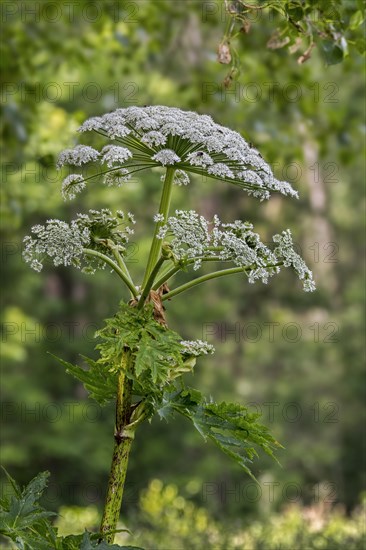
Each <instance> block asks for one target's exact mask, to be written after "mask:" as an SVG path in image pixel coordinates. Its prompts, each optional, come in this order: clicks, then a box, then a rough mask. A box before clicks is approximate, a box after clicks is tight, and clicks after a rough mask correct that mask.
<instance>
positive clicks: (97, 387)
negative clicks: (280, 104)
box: [5, 106, 314, 548]
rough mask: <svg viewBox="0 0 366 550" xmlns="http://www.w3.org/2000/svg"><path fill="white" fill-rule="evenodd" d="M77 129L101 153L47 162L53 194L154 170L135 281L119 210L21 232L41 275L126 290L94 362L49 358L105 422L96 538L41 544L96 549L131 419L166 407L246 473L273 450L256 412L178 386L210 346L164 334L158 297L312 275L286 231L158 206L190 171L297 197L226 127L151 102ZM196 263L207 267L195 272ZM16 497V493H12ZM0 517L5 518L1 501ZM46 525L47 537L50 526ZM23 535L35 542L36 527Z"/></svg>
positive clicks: (118, 497)
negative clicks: (231, 281)
mask: <svg viewBox="0 0 366 550" xmlns="http://www.w3.org/2000/svg"><path fill="white" fill-rule="evenodd" d="M80 132H82V133H84V132H94V133H96V134H98V135H99V136H103V139H105V140H106V142H107V144H106V145H105V146H104V147H102V148H101V150H97V149H95V148H93V147H91V146H89V145H77V146H76V147H74V148H73V149H67V150H65V151H63V152H62V153H61V154H60V156H59V159H58V167H59V168H62V167H64V166H72V167H76V169H73V172H74V173H71V174H70V173H69V175H67V177H66V178H65V179H64V181H63V184H62V194H63V196H64V198H65V199H73V198H74V197H75V196H76V194H77V193H80V192H81V191H83V190H84V188H86V187H87V186H89V185H93V184H97V185H99V184H100V183H102V184H104V185H107V186H117V187H123V186H124V185H125V184H128V181H129V180H130V179H131V177H132V175H133V174H136V173H140V172H142V171H143V170H145V169H149V168H154V167H160V168H161V169H163V171H164V175H163V176H162V178H161V180H162V183H161V199H160V205H159V206H158V207H157V211H156V214H155V215H154V220H153V222H154V230H153V235H152V240H151V247H150V253H149V256H148V260H147V264H146V269H145V274H144V277H143V280H142V281H136V280H135V279H134V277H133V274H131V273H130V272H129V270H128V269H127V266H126V263H125V259H126V254H127V246H128V242H129V239H130V237H131V235H132V234H133V225H134V224H135V219H134V216H133V215H132V214H131V213H125V212H122V211H120V210H117V211H116V212H115V213H114V214H113V213H112V212H111V211H110V210H108V209H102V210H99V211H98V210H90V211H89V212H88V213H86V214H77V216H76V218H75V219H74V220H72V221H71V222H69V223H67V222H65V221H61V220H54V219H51V220H48V221H47V222H46V223H45V225H36V226H34V227H33V228H32V233H33V236H27V237H25V239H24V244H25V249H24V259H25V261H26V262H29V264H30V266H31V267H32V268H33V269H35V270H36V271H41V269H42V267H43V263H44V262H45V260H51V261H52V262H53V264H54V265H55V266H59V265H64V266H74V267H76V268H78V269H82V270H83V271H84V272H87V273H94V272H95V271H96V270H98V269H103V268H105V267H107V268H108V269H109V270H111V272H112V273H113V272H114V273H113V276H117V277H119V279H120V281H121V285H122V286H125V287H127V291H128V292H129V295H130V296H129V299H128V300H127V301H122V302H121V303H120V304H119V306H118V309H117V311H116V313H115V315H114V316H113V317H112V318H111V319H107V320H106V322H105V326H104V327H103V328H102V329H101V330H99V331H98V333H97V336H98V338H99V341H98V344H97V346H96V349H97V351H98V352H99V356H98V359H96V360H94V359H91V358H88V357H84V358H83V359H84V363H85V365H84V366H79V365H73V364H70V363H68V362H66V361H64V360H62V359H60V361H61V362H62V363H63V364H64V365H65V367H66V370H67V372H69V373H70V374H72V375H73V376H74V377H76V378H77V379H78V380H79V381H81V382H82V383H83V384H84V386H85V388H86V389H87V391H88V392H89V395H90V397H92V398H93V399H95V400H96V401H97V402H98V403H99V404H100V405H104V404H106V403H107V402H110V401H115V403H116V418H115V429H114V449H113V457H112V465H111V470H110V476H109V482H108V487H107V492H106V500H105V507H104V512H103V516H102V522H101V526H100V533H99V534H98V535H97V536H96V535H94V538H93V536H92V535H90V536H89V534H87V533H85V534H84V535H83V538H81V535H80V536H79V538H77V537H76V538H74V539H72V538H70V537H68V538H67V540H66V539H62V538H61V537H57V536H56V535H55V534H54V532H53V531H52V532H53V535H52V536H53V537H54V541H56V542H57V541H58V542H57V544H58V546H50V547H57V548H69V547H70V548H71V547H72V546H67V545H68V544H69V545H72V544H73V541H74V540H75V541H78V544H79V543H80V544H82V545H84V546H82V547H83V548H84V547H85V548H89V547H90V548H92V547H98V548H104V547H107V546H108V544H112V543H113V540H114V534H115V533H116V530H117V522H118V519H119V515H120V508H121V503H122V496H123V488H124V483H125V479H126V472H127V463H128V457H129V453H130V449H131V445H132V444H133V441H134V438H135V434H136V432H137V431H138V427H139V426H140V425H141V424H142V422H145V421H147V420H150V419H151V418H152V417H153V416H154V415H158V416H159V417H160V418H163V419H166V420H169V419H171V418H172V417H174V416H175V415H176V414H181V415H183V416H185V417H186V418H187V419H189V420H190V421H191V422H192V424H193V426H194V427H195V428H196V429H197V430H198V431H199V433H200V434H201V435H202V436H203V438H204V439H205V440H208V439H209V440H211V441H212V442H213V443H214V444H216V445H217V446H218V447H219V448H220V449H221V450H222V451H223V452H224V453H226V454H227V455H228V456H230V457H231V458H233V459H234V460H235V461H236V462H237V463H238V464H239V465H240V466H241V467H242V468H243V470H244V471H245V472H246V473H247V474H249V475H250V476H252V477H254V476H253V473H252V471H251V464H252V461H253V459H254V458H255V457H256V456H257V454H258V453H257V451H258V450H259V449H261V450H263V451H264V452H265V453H267V454H269V455H271V456H274V455H273V453H274V451H275V449H276V447H278V446H279V444H278V443H277V442H276V440H275V439H274V438H273V437H272V436H271V435H270V434H269V433H268V431H267V429H266V428H265V427H264V426H262V425H261V424H259V423H258V415H257V414H253V413H251V412H249V410H248V409H247V408H246V407H245V406H242V405H239V404H237V403H235V404H234V403H226V402H222V403H216V402H214V401H213V400H212V399H211V398H209V399H208V398H206V397H204V396H203V395H202V393H201V392H200V391H199V390H198V389H193V388H191V387H187V386H186V385H185V383H184V376H185V375H186V374H188V373H191V372H192V371H193V369H194V368H195V364H196V360H197V358H198V357H199V356H200V355H204V354H211V353H213V351H214V349H213V347H212V346H211V345H210V344H208V343H207V342H203V341H201V340H197V341H185V340H183V339H182V338H181V336H179V334H177V333H176V332H175V331H173V330H172V329H170V328H169V327H168V324H167V319H166V313H165V307H164V304H165V303H167V301H168V300H169V301H170V300H172V299H175V298H176V297H178V296H179V295H180V294H182V293H184V292H187V291H189V290H190V289H191V288H194V287H196V286H197V285H200V284H202V283H204V282H207V281H209V280H211V279H214V278H217V277H223V276H230V275H234V274H241V275H242V276H243V277H245V278H246V279H247V280H248V282H249V283H255V282H257V281H261V282H262V283H267V282H268V280H269V278H270V277H273V276H274V275H277V274H278V273H280V270H281V268H283V267H289V268H292V269H293V270H294V271H295V273H296V274H297V275H298V277H299V278H300V280H301V282H302V285H303V288H304V290H305V291H312V290H314V282H313V278H312V273H311V271H310V270H309V269H308V267H307V266H306V265H305V263H304V261H303V260H302V259H301V257H300V256H299V255H298V254H297V253H296V252H295V250H294V247H293V242H292V239H291V233H290V230H288V229H287V230H285V231H283V232H282V233H280V234H277V235H274V236H273V245H272V246H268V245H267V244H264V243H263V242H262V241H261V239H260V236H259V235H258V234H257V233H255V232H254V230H253V225H252V224H251V223H250V222H247V221H240V220H235V221H233V222H232V223H223V222H222V221H220V219H219V218H218V216H216V215H215V216H214V217H213V219H210V220H207V219H205V218H204V217H203V216H202V215H200V214H199V213H197V212H195V211H194V210H190V211H184V210H176V211H175V212H173V213H170V202H171V196H172V193H173V192H174V186H175V185H187V184H188V183H189V175H190V174H199V175H202V176H206V177H208V178H212V179H216V180H221V181H225V182H227V183H231V184H234V185H236V186H238V187H240V188H241V189H243V190H244V191H246V192H247V193H248V194H249V195H253V196H254V197H257V198H259V199H260V200H263V199H268V198H269V197H270V195H271V193H282V194H283V195H289V196H291V197H296V196H297V193H296V191H294V190H293V189H292V187H291V186H290V184H289V183H287V182H283V181H278V180H277V179H276V178H275V177H274V175H273V173H272V171H271V169H270V167H269V166H268V164H267V163H266V162H265V161H264V160H263V158H262V156H261V155H260V153H259V152H258V151H257V150H256V149H254V148H252V147H251V146H250V145H249V144H248V143H247V142H246V141H245V140H244V139H243V138H242V137H241V135H240V134H238V133H237V132H234V131H232V130H229V129H227V128H224V127H222V126H219V125H218V124H216V123H215V122H214V121H213V120H212V118H211V117H209V116H206V115H198V114H196V113H194V112H185V111H181V110H180V109H176V108H169V107H162V106H153V107H128V108H125V109H117V110H116V111H114V112H112V113H108V114H105V115H104V116H101V117H94V118H91V119H89V120H87V121H86V122H84V124H83V125H82V126H81V128H80ZM98 139H100V138H98ZM108 142H112V143H108ZM85 165H88V167H89V166H92V167H94V169H97V170H94V172H93V173H92V175H90V173H91V172H90V170H89V171H88V174H89V175H88V176H87V177H86V175H85V173H83V171H84V168H85ZM206 264H209V265H210V266H214V269H212V270H210V271H209V272H208V273H206V274H204V275H201V276H199V275H198V276H197V275H196V272H198V271H199V269H200V268H201V266H203V265H206ZM181 271H184V272H186V273H188V274H190V275H191V278H190V280H189V281H188V282H186V283H185V284H181V285H177V284H176V283H175V279H174V277H175V275H176V274H177V273H179V272H181ZM41 475H43V474H41ZM36 479H37V478H36ZM44 479H45V478H44V477H42V478H41V481H42V480H43V481H42V483H43V486H44V483H45V482H44ZM32 483H33V482H32ZM27 490H28V492H29V489H28V488H26V489H25V490H24V491H25V492H26V491H27ZM16 494H17V495H18V499H21V498H22V493H21V492H20V489H19V488H16ZM23 498H25V497H23ZM33 500H34V499H33ZM9 510H10V511H9ZM43 513H45V512H43V511H38V514H41V516H40V518H39V520H37V521H38V523H39V522H41V523H42V522H45V521H46V519H45V518H44V517H43V516H42V514H43ZM6 514H8V515H9V514H10V516H11V506H10V505H9V504H8V509H7V511H6V512H5V515H6ZM18 518H19V516H18ZM36 519H37V516H36ZM37 521H36V525H37ZM47 521H48V520H47ZM27 529H28V531H27ZM47 529H48V532H51V531H50V530H51V527H50V524H49V526H48V528H47ZM36 531H37V529H36V527H35V526H34V525H32V527H31V525H30V524H27V522H25V528H24V529H23V530H22V535H19V532H17V531H16V529H15V528H14V526H13V527H9V525H8V528H7V530H5V532H6V534H7V535H8V536H10V537H12V538H13V540H15V541H16V543H17V544H18V547H19V548H23V547H26V546H22V544H23V543H22V542H19V541H22V540H23V542H24V540H25V541H27V540H28V541H29V540H32V536H33V535H32V532H36ZM41 531H42V530H41ZM43 531H44V530H43ZM43 531H42V532H43ZM27 532H28V535H27V536H28V539H27V538H26V534H25V533H27ZM34 536H38V537H41V535H40V534H39V533H38V535H34ZM45 536H46V535H45ZM48 536H50V535H48ZM17 537H18V538H17ZM22 537H23V539H22ZM24 537H25V539H24ZM29 537H30V538H29ZM98 537H99V540H98ZM93 541H94V542H93ZM37 544H38V546H32V545H30V546H29V547H32V548H33V547H37V548H41V546H39V541H38V543H37ZM53 544H56V543H55V542H53ZM75 544H76V542H75ZM114 546H115V545H114ZM45 547H47V544H46V546H45Z"/></svg>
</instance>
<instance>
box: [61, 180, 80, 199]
mask: <svg viewBox="0 0 366 550" xmlns="http://www.w3.org/2000/svg"><path fill="white" fill-rule="evenodd" d="M85 186H86V184H85V181H84V178H83V176H82V175H81V174H70V175H69V176H67V177H66V178H65V179H64V181H63V182H62V187H61V195H62V198H63V199H64V200H67V199H69V200H71V199H74V198H75V197H76V194H77V193H80V192H81V191H82V190H83V189H85Z"/></svg>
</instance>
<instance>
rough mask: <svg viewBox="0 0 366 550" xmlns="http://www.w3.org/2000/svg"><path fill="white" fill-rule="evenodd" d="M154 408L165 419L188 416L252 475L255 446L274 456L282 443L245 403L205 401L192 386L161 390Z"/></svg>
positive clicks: (207, 437) (202, 433)
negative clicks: (158, 403)
mask: <svg viewBox="0 0 366 550" xmlns="http://www.w3.org/2000/svg"><path fill="white" fill-rule="evenodd" d="M157 412H158V414H159V416H160V417H161V418H165V419H168V418H169V416H173V415H174V413H175V412H179V413H180V414H182V415H183V416H186V417H187V418H189V419H190V420H191V421H192V423H193V425H194V427H195V428H196V429H197V430H198V431H199V433H200V434H201V435H202V437H203V438H204V439H205V440H207V439H210V440H211V441H213V442H214V443H215V445H217V446H218V447H219V449H221V450H222V451H223V452H224V453H225V454H227V455H228V456H230V457H231V458H233V459H234V460H235V461H236V462H237V463H238V464H239V466H241V468H243V470H244V471H245V472H246V473H247V474H248V475H249V476H250V477H252V478H253V479H255V477H254V475H253V473H252V472H251V470H250V467H249V466H250V465H251V463H252V462H253V458H254V457H256V456H258V452H257V450H256V448H255V446H257V447H259V448H260V449H262V451H264V452H265V453H266V454H268V455H270V456H271V457H272V458H274V459H275V460H277V459H276V458H275V456H274V450H275V449H276V448H279V447H282V446H281V445H280V444H279V443H278V442H277V441H276V440H275V439H274V438H273V437H272V436H271V435H270V433H269V432H268V428H266V427H265V426H263V425H262V424H259V423H258V422H257V419H258V417H259V416H260V415H259V414H257V413H250V412H249V410H248V409H247V407H245V406H243V405H239V404H238V403H225V402H222V403H211V402H209V403H208V402H207V401H206V400H205V398H204V397H203V396H202V394H201V393H200V392H199V391H197V390H194V389H186V390H182V391H176V392H173V393H170V394H167V393H166V394H164V396H163V399H162V404H161V406H160V408H159V409H158V411H157ZM253 445H254V446H253Z"/></svg>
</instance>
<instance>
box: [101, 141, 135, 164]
mask: <svg viewBox="0 0 366 550" xmlns="http://www.w3.org/2000/svg"><path fill="white" fill-rule="evenodd" d="M102 155H103V157H102V162H104V163H105V164H106V165H107V166H108V168H113V167H114V166H115V165H116V164H118V165H121V164H123V163H124V162H126V160H128V159H129V158H131V157H132V153H131V151H130V150H129V149H127V147H118V146H117V145H106V146H105V147H103V149H102Z"/></svg>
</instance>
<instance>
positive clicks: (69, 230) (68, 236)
mask: <svg viewBox="0 0 366 550" xmlns="http://www.w3.org/2000/svg"><path fill="white" fill-rule="evenodd" d="M32 232H33V233H34V234H35V235H36V238H32V237H30V236H27V237H24V240H23V242H24V251H23V258H24V260H25V261H26V262H27V263H30V265H31V267H32V268H33V269H35V270H36V271H40V270H41V269H42V267H43V264H42V259H43V258H44V257H47V256H48V257H49V258H52V261H53V264H54V265H55V266H59V265H65V266H67V265H74V266H76V267H79V266H80V257H81V255H82V254H83V247H84V246H85V245H87V244H88V243H89V242H90V233H89V230H88V229H87V228H83V229H80V228H79V226H78V225H77V223H76V222H75V221H73V222H71V224H70V225H69V224H67V223H66V222H63V221H60V220H47V222H46V225H44V226H42V225H36V226H34V227H32Z"/></svg>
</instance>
